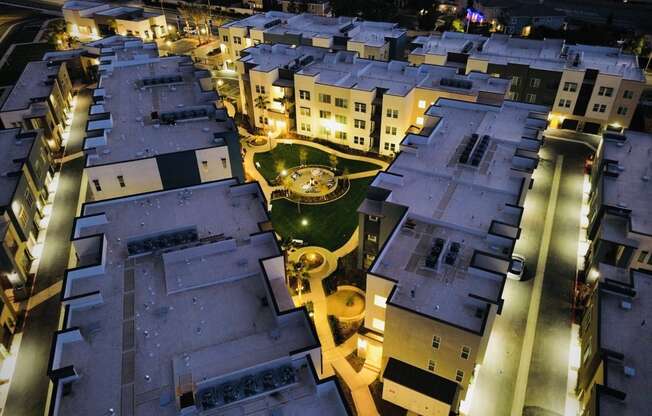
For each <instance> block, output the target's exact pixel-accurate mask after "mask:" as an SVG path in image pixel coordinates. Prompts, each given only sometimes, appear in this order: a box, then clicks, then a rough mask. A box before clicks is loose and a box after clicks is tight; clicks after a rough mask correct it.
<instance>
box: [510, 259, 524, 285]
mask: <svg viewBox="0 0 652 416" xmlns="http://www.w3.org/2000/svg"><path fill="white" fill-rule="evenodd" d="M523 272H525V257H523V256H521V255H520V254H512V261H511V262H510V263H509V271H508V272H507V277H509V278H510V279H514V280H523Z"/></svg>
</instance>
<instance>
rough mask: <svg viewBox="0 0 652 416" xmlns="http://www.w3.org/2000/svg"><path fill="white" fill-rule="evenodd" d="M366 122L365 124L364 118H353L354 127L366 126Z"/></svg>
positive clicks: (362, 127) (361, 127)
mask: <svg viewBox="0 0 652 416" xmlns="http://www.w3.org/2000/svg"><path fill="white" fill-rule="evenodd" d="M366 124H367V123H365V121H364V120H358V119H354V120H353V126H354V127H355V128H356V129H364V128H365V126H366Z"/></svg>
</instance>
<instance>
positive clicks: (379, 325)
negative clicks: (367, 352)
mask: <svg viewBox="0 0 652 416" xmlns="http://www.w3.org/2000/svg"><path fill="white" fill-rule="evenodd" d="M371 326H373V327H374V328H376V329H377V330H379V331H384V330H385V321H383V320H382V319H378V318H374V319H373V321H371Z"/></svg>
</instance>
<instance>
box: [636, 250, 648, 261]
mask: <svg viewBox="0 0 652 416" xmlns="http://www.w3.org/2000/svg"><path fill="white" fill-rule="evenodd" d="M648 254H649V253H648V252H647V251H641V252H640V254H639V255H638V260H637V261H638V262H639V263H644V262H645V258H646V257H647V255H648Z"/></svg>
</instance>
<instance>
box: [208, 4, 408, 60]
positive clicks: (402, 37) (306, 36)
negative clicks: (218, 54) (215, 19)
mask: <svg viewBox="0 0 652 416" xmlns="http://www.w3.org/2000/svg"><path fill="white" fill-rule="evenodd" d="M219 33H220V37H221V39H222V44H221V45H220V48H221V49H222V53H223V54H225V57H226V63H227V67H230V68H233V66H234V64H233V62H235V61H236V60H237V59H238V58H239V57H240V54H241V52H242V50H244V49H246V48H248V47H250V46H254V45H258V44H261V43H270V44H278V43H281V44H286V45H295V46H300V45H305V46H315V47H320V48H328V49H335V50H350V51H356V52H358V53H359V54H360V57H362V58H368V59H377V60H384V61H387V60H389V59H403V58H404V52H405V46H406V44H407V31H406V30H405V29H401V28H400V27H399V26H398V25H397V24H396V23H386V22H366V21H361V20H359V19H357V18H354V17H344V16H339V17H325V16H316V15H312V14H308V13H302V14H292V13H284V12H266V13H261V14H255V15H253V16H249V17H247V18H244V19H241V20H236V21H233V22H230V23H227V24H225V25H222V26H220V28H219Z"/></svg>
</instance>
